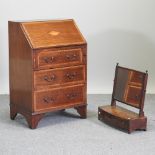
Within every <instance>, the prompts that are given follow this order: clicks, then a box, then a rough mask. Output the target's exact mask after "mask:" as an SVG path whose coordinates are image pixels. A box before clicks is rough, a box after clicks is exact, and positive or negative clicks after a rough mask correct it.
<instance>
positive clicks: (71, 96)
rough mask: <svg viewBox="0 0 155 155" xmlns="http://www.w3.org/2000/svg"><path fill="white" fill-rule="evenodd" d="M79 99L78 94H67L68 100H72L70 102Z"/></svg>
mask: <svg viewBox="0 0 155 155" xmlns="http://www.w3.org/2000/svg"><path fill="white" fill-rule="evenodd" d="M76 97H77V94H75V93H72V94H67V98H68V99H70V100H73V99H75V98H76Z"/></svg>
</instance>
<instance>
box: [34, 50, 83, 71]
mask: <svg viewBox="0 0 155 155" xmlns="http://www.w3.org/2000/svg"><path fill="white" fill-rule="evenodd" d="M83 61H84V60H83V53H82V49H81V48H77V49H68V50H67V49H66V50H54V51H52V50H42V51H41V52H39V53H38V54H37V58H36V62H37V66H38V69H47V68H55V67H64V66H71V65H79V64H84V62H83Z"/></svg>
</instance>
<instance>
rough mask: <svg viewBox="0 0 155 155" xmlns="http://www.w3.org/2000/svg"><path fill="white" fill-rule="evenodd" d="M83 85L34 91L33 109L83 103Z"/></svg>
mask: <svg viewBox="0 0 155 155" xmlns="http://www.w3.org/2000/svg"><path fill="white" fill-rule="evenodd" d="M84 94H85V87H84V85H77V86H72V87H63V88H59V89H49V90H47V91H38V92H37V91H36V92H34V110H35V111H44V110H48V109H64V108H67V107H71V106H76V104H77V105H79V104H84V100H85V96H84Z"/></svg>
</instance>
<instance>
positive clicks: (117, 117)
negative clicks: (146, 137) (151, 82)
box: [98, 65, 148, 133]
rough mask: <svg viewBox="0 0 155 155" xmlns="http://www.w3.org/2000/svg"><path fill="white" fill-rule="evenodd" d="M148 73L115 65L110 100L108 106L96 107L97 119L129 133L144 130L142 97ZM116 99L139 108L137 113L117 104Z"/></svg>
mask: <svg viewBox="0 0 155 155" xmlns="http://www.w3.org/2000/svg"><path fill="white" fill-rule="evenodd" d="M147 77H148V74H147V72H146V73H143V72H139V71H136V70H133V69H128V68H124V67H120V66H118V65H117V66H116V70H115V79H114V87H113V94H112V101H111V105H110V106H101V107H99V108H98V119H99V120H102V121H104V122H106V123H108V124H110V125H112V126H114V127H117V128H119V129H123V130H126V131H127V132H128V133H131V132H132V131H134V130H137V129H142V130H146V125H147V118H146V116H145V115H144V111H143V108H144V99H145V92H146V84H147ZM116 101H119V102H122V103H124V104H127V105H129V106H132V107H135V108H138V109H139V114H137V113H135V112H132V111H130V110H127V109H125V108H123V107H120V106H117V105H116Z"/></svg>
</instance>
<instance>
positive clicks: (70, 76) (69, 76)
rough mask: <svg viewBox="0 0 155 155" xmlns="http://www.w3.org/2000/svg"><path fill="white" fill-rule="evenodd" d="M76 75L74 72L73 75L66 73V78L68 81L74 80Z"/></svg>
mask: <svg viewBox="0 0 155 155" xmlns="http://www.w3.org/2000/svg"><path fill="white" fill-rule="evenodd" d="M76 75H77V73H76V72H74V73H67V74H66V76H67V77H68V78H69V79H74V78H75V77H76Z"/></svg>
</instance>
